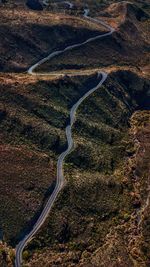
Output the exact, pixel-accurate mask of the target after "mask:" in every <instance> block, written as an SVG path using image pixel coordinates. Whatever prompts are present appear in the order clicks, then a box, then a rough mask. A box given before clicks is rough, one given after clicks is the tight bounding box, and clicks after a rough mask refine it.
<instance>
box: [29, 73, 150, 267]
mask: <svg viewBox="0 0 150 267" xmlns="http://www.w3.org/2000/svg"><path fill="white" fill-rule="evenodd" d="M129 80H130V83H128V81H129ZM137 84H138V86H137ZM135 85H136V86H135ZM148 88H149V82H148V81H147V80H143V79H141V78H139V77H138V76H137V75H135V74H134V73H131V72H124V71H122V72H115V73H112V74H111V75H110V76H109V78H108V80H107V81H106V82H105V84H104V86H102V88H100V89H99V90H98V91H97V92H95V93H94V94H93V95H92V96H91V97H90V98H89V99H87V100H86V101H85V102H84V103H83V104H82V105H81V108H80V109H79V111H78V116H77V121H76V123H75V125H74V139H75V149H74V151H72V153H71V154H70V156H69V157H68V158H67V161H66V164H65V173H66V178H67V181H68V183H67V186H66V188H65V189H64V191H63V192H62V194H61V196H60V197H59V198H58V200H57V202H56V204H55V207H54V208H53V211H52V213H51V215H52V216H51V217H49V218H48V220H47V222H46V223H45V227H44V228H43V229H41V231H40V233H39V235H38V238H35V239H34V241H33V242H32V243H31V244H29V247H28V252H27V251H25V255H26V257H25V259H26V260H27V261H29V262H30V263H29V264H27V266H33V265H34V266H38V267H40V266H42V265H45V266H49V265H50V266H90V267H92V266H99V267H100V266H109V267H110V266H112V265H111V264H112V262H114V265H113V266H117V264H118V263H119V260H120V263H121V264H122V265H121V266H133V261H132V260H131V257H130V255H131V256H133V257H134V258H135V256H134V255H132V254H134V251H135V249H139V251H141V248H138V245H136V246H135V248H134V246H133V247H132V248H133V252H132V250H131V251H130V247H128V245H127V244H128V238H129V239H130V237H131V236H130V234H132V235H133V236H132V237H133V239H134V231H133V230H132V227H135V226H134V223H136V222H137V217H136V212H138V211H139V212H140V211H141V210H142V207H144V205H145V201H146V196H147V195H148V193H149V192H148V191H147V189H146V188H145V186H144V184H143V182H142V180H141V178H139V179H140V180H139V183H140V186H141V187H140V191H139V187H138V182H136V180H135V179H134V177H132V171H133V170H135V168H136V166H135V165H134V163H135V157H137V154H136V153H138V152H137V146H136V143H135V144H134V142H135V137H134V136H133V134H132V127H133V126H134V124H135V121H134V120H133V119H132V120H131V129H130V124H129V123H130V117H131V115H132V114H133V113H134V110H137V109H141V110H142V109H148V106H149V103H150V98H149V97H148V95H147V94H148ZM143 94H144V96H145V97H144V98H143V99H141V95H143ZM139 114H140V113H139ZM141 114H142V113H141ZM143 114H145V115H144V116H143V115H141V118H142V116H143V120H144V122H143V123H144V127H147V129H148V127H149V126H148V119H149V112H148V111H145V113H143ZM136 120H137V118H136ZM139 123H140V122H139ZM141 123H142V122H141ZM143 123H142V125H143ZM137 124H138V123H137ZM132 125H133V126H132ZM146 131H147V130H146V129H145V132H146ZM145 137H146V136H145ZM145 137H144V138H145ZM144 140H146V139H144ZM141 142H143V140H141ZM146 142H148V140H146ZM142 145H144V143H143V144H142ZM147 149H148V150H147V151H146V152H145V153H146V154H145V157H143V164H147V160H148V158H149V146H148V147H147ZM147 157H148V158H147ZM132 159H134V160H132ZM133 166H134V167H133ZM137 166H138V165H137ZM140 166H141V175H142V176H144V177H145V180H144V181H145V182H144V183H148V173H147V169H145V168H144V167H142V165H140ZM143 166H144V165H143ZM147 168H148V166H147ZM140 177H141V176H140ZM143 192H145V198H143V197H142V194H143ZM137 216H138V213H137ZM129 228H131V230H129V233H128V229H129ZM135 235H136V234H135ZM139 238H140V235H139ZM109 240H111V241H110V242H109ZM123 240H124V241H123ZM140 242H142V237H141V239H140ZM144 242H145V241H144ZM111 244H113V246H114V250H113V251H112V250H111ZM114 244H115V245H114ZM145 244H146V243H145ZM146 246H147V245H146ZM105 250H106V252H105V253H106V256H105V257H104V258H103V254H104V251H105ZM34 251H35V252H34ZM118 251H119V252H118ZM31 252H32V253H33V256H32V257H31V256H30V255H31ZM145 256H146V257H147V259H146V260H145ZM30 257H31V258H30ZM112 257H113V258H112ZM140 257H142V261H143V262H144V264H146V262H147V260H149V258H148V257H149V256H148V253H147V255H146V254H144V253H143V254H142V256H141V255H140V252H139V255H137V258H136V260H137V262H138V261H139V260H140ZM110 258H111V260H110V261H109V259H110ZM102 260H103V261H102ZM126 264H127V265H126ZM139 266H140V265H139ZM143 266H146V265H143ZM147 266H148V265H147Z"/></svg>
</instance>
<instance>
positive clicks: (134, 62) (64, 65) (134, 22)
mask: <svg viewBox="0 0 150 267" xmlns="http://www.w3.org/2000/svg"><path fill="white" fill-rule="evenodd" d="M120 9H121V10H122V16H121V18H120V19H119V21H118V23H119V24H118V26H117V28H116V32H114V33H113V34H112V35H111V36H107V37H104V38H101V39H99V40H96V41H93V42H91V43H88V44H86V45H85V46H84V47H80V48H76V49H73V51H67V52H66V53H64V54H63V55H59V56H57V57H55V58H53V59H52V60H50V61H49V62H46V63H44V64H43V65H41V66H40V67H39V69H38V70H37V71H51V70H62V69H83V68H88V69H90V68H93V67H95V68H100V67H106V66H110V65H117V66H124V65H126V66H136V67H138V68H142V67H143V66H147V65H148V63H149V53H148V51H149V44H150V39H149V37H148V36H149V35H148V34H147V33H148V27H149V22H150V20H149V16H148V14H147V13H146V12H144V11H143V10H142V9H141V8H139V7H137V6H136V5H133V4H128V3H124V2H123V3H121V4H118V5H117V4H116V5H115V6H113V9H112V10H113V12H112V11H111V12H110V13H109V16H111V13H112V18H113V16H114V15H115V16H117V14H118V15H119V14H120V13H119V11H120ZM109 10H110V9H109ZM109 10H108V9H107V12H109ZM104 15H106V11H104V13H101V16H102V19H105V20H106V22H107V21H108V23H110V22H111V20H110V19H108V20H107V17H105V18H104ZM112 25H113V21H112ZM113 26H114V25H113ZM137 40H138V41H137Z"/></svg>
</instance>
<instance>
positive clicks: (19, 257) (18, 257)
mask: <svg viewBox="0 0 150 267" xmlns="http://www.w3.org/2000/svg"><path fill="white" fill-rule="evenodd" d="M62 2H63V3H66V4H68V5H69V7H70V8H72V7H73V4H71V3H70V2H68V1H62ZM43 3H44V5H47V1H46V0H45V1H43ZM83 16H84V18H86V19H88V20H90V21H92V22H95V23H99V24H101V25H103V26H105V27H106V28H107V29H108V32H107V33H105V34H102V35H97V36H95V37H92V38H89V39H88V40H86V41H84V42H82V43H78V44H74V45H70V46H67V47H66V48H65V49H63V50H58V51H55V52H52V53H51V54H50V55H48V56H47V57H45V58H43V59H42V60H40V61H39V62H37V63H36V64H34V65H33V66H32V67H30V68H29V70H28V73H29V74H31V75H38V76H41V75H51V73H47V74H46V73H36V72H34V70H35V69H36V68H37V67H38V66H40V65H41V64H43V63H44V62H46V61H47V60H50V59H52V58H54V57H56V56H58V55H60V54H63V53H64V52H66V51H68V50H72V49H74V48H77V47H81V46H83V45H85V44H87V43H89V42H92V41H95V40H97V39H100V38H102V37H105V36H108V35H111V34H112V33H113V32H114V31H115V30H114V29H113V28H112V27H110V26H109V25H107V24H106V23H104V22H102V21H100V20H98V19H94V18H91V17H89V9H84V15H83ZM55 75H56V74H55ZM57 75H61V76H62V75H64V74H63V73H62V72H61V73H57ZM74 75H77V73H76V72H75V74H74ZM106 78H107V73H105V72H101V71H100V72H98V77H97V79H98V84H97V85H96V86H95V87H94V88H91V89H90V90H89V91H88V92H87V93H85V94H84V95H83V96H82V97H81V98H80V99H79V100H78V101H77V103H76V104H74V105H73V107H72V108H71V110H70V123H69V124H68V126H67V127H66V137H67V142H68V148H67V149H66V150H65V151H64V152H63V153H61V154H60V156H59V158H58V161H57V180H56V186H55V188H54V190H53V192H52V194H51V196H50V197H49V199H48V201H47V203H46V205H45V207H44V209H43V211H42V213H41V214H40V216H39V218H38V220H37V222H36V223H35V225H34V226H33V228H32V230H31V231H30V233H28V234H27V235H26V236H25V237H24V238H23V239H22V240H21V241H20V243H19V244H18V245H17V246H16V258H15V267H21V265H22V253H23V250H24V248H25V246H26V245H27V244H28V243H29V242H30V241H31V240H32V238H33V237H34V235H35V234H36V233H37V231H38V230H39V229H40V227H41V226H42V225H43V223H44V222H45V220H46V218H47V216H48V215H49V212H50V210H51V208H52V206H53V204H54V202H55V200H56V198H57V196H58V194H59V192H60V191H61V189H62V187H63V186H64V181H65V179H64V173H63V163H64V159H65V157H66V156H67V155H68V154H69V153H70V152H71V149H72V148H73V139H72V131H71V129H72V125H73V123H74V121H75V115H76V111H77V109H78V107H79V106H80V104H81V103H82V102H83V101H84V100H85V99H86V98H87V97H88V96H89V95H90V94H92V93H93V92H94V91H96V90H97V89H98V88H99V87H100V86H101V85H102V84H103V83H104V81H105V80H106Z"/></svg>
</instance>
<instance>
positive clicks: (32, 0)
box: [26, 0, 43, 10]
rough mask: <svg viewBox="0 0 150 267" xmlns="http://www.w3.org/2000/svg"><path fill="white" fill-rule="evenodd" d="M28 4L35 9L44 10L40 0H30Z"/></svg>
mask: <svg viewBox="0 0 150 267" xmlns="http://www.w3.org/2000/svg"><path fill="white" fill-rule="evenodd" d="M26 5H27V6H28V7H29V8H31V9H33V10H43V7H42V5H41V4H40V2H39V1H38V0H28V1H27V2H26Z"/></svg>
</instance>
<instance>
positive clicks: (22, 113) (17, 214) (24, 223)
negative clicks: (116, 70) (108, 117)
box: [0, 74, 97, 245]
mask: <svg viewBox="0 0 150 267" xmlns="http://www.w3.org/2000/svg"><path fill="white" fill-rule="evenodd" d="M0 80H1V102H0V121H1V124H0V129H1V134H0V136H1V145H0V150H1V159H0V161H1V167H0V174H1V175H0V176H1V189H0V203H1V204H0V214H1V216H0V229H2V233H3V235H2V237H3V238H4V240H7V241H8V242H9V243H11V244H12V245H14V244H16V242H17V240H18V239H20V238H21V237H22V236H23V235H24V234H25V232H26V231H28V230H29V229H30V228H31V226H32V225H33V223H34V222H35V220H36V219H37V216H39V212H40V211H41V208H42V207H43V204H44V203H45V201H46V200H47V197H48V196H49V195H50V193H51V190H52V189H53V187H54V185H55V179H56V160H57V157H58V155H59V154H60V152H61V151H63V150H64V149H65V147H66V137H65V125H66V124H67V121H68V119H69V118H68V116H69V109H70V107H71V106H72V105H73V103H75V102H76V101H77V100H78V99H79V97H80V96H81V95H83V94H84V92H86V91H87V90H88V89H89V87H90V86H91V84H94V83H96V82H97V81H95V76H93V77H92V76H91V77H84V76H83V77H82V78H80V79H79V78H78V77H75V78H72V79H70V78H67V77H66V79H60V80H52V81H51V80H48V79H44V80H38V79H37V78H33V79H31V78H30V77H29V76H27V75H20V76H19V75H10V74H9V75H1V77H0ZM60 103H61V106H60Z"/></svg>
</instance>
